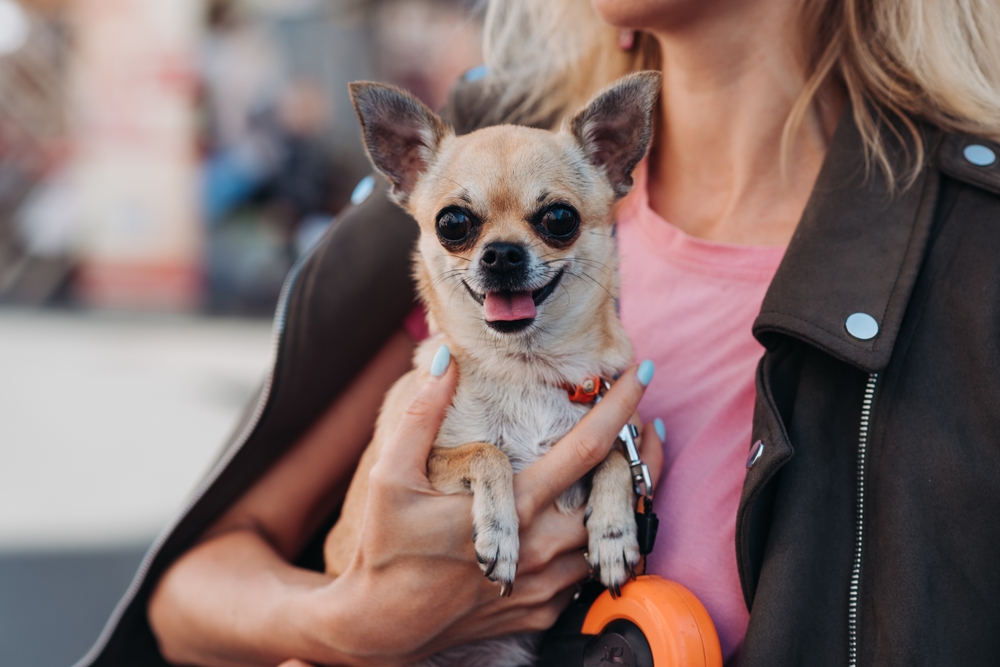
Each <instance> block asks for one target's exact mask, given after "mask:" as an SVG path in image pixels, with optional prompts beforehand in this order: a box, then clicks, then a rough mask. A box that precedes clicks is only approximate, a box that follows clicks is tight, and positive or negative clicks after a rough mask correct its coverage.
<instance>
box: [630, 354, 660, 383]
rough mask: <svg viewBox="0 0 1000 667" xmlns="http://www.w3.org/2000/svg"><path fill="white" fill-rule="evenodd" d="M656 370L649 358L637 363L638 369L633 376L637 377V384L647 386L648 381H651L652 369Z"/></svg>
mask: <svg viewBox="0 0 1000 667" xmlns="http://www.w3.org/2000/svg"><path fill="white" fill-rule="evenodd" d="M655 370H656V366H655V365H653V362H652V361H650V360H649V359H646V361H644V362H642V363H641V364H639V370H638V372H636V374H635V376H636V377H637V378H638V379H639V384H641V385H642V386H643V387H648V386H649V383H650V382H652V381H653V371H655Z"/></svg>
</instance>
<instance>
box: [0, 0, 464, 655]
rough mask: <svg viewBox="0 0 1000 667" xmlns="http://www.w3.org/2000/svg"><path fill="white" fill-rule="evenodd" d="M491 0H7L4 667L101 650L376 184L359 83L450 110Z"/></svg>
mask: <svg viewBox="0 0 1000 667" xmlns="http://www.w3.org/2000/svg"><path fill="white" fill-rule="evenodd" d="M473 4H474V3H473V0H0V665H18V666H19V667H33V666H35V665H38V666H44V667H53V666H58V665H70V664H72V663H73V662H74V661H76V660H77V659H78V658H80V657H81V656H82V655H83V653H84V652H85V651H86V650H87V648H89V646H90V644H91V643H92V642H93V640H94V639H95V638H96V637H97V634H98V632H99V631H100V629H101V627H102V626H103V624H104V622H105V620H106V619H107V617H108V615H109V614H110V612H111V609H112V608H113V606H114V604H115V602H116V601H117V599H118V597H119V596H120V595H121V593H122V592H123V591H124V589H125V587H126V586H127V584H128V582H129V580H130V578H131V576H132V574H133V572H134V570H135V568H136V566H137V565H138V562H139V560H140V559H141V557H142V554H143V553H144V551H145V549H146V548H147V546H148V545H149V544H150V543H151V541H152V540H153V538H154V536H155V535H156V533H157V532H158V531H159V530H160V528H161V527H162V526H163V525H164V524H165V523H166V522H167V521H168V520H169V518H170V517H171V516H172V515H173V513H174V512H175V511H176V510H177V508H178V507H179V506H180V504H181V503H182V501H183V499H184V498H185V496H186V495H187V494H188V493H189V492H190V490H191V489H192V488H193V487H194V485H195V483H196V482H197V480H198V478H199V477H200V476H201V474H203V473H204V472H205V470H206V469H207V466H208V464H209V462H210V461H211V460H212V459H213V457H214V456H215V454H216V452H217V451H218V449H219V447H220V446H221V445H222V443H223V442H224V440H225V438H226V437H227V435H228V433H229V430H230V429H231V428H232V427H233V426H234V423H235V420H236V418H237V415H238V413H239V412H240V410H241V409H242V407H243V405H244V404H245V402H246V401H247V400H248V399H249V398H250V397H251V395H252V394H253V393H254V391H255V390H256V388H257V386H258V385H259V383H260V382H261V380H262V379H263V377H264V375H265V374H266V372H267V369H268V367H269V364H270V360H271V353H272V350H271V334H270V317H271V314H272V313H273V309H274V306H275V302H276V300H277V298H278V293H279V291H280V289H281V284H282V281H283V278H284V276H285V273H286V272H287V271H288V269H289V268H290V266H291V265H292V263H293V262H294V261H295V260H296V258H297V257H299V256H300V255H301V254H302V253H304V252H306V251H307V250H308V249H309V247H310V246H311V245H312V244H313V243H315V242H316V240H318V238H319V237H320V236H321V235H322V234H323V233H324V231H325V230H326V229H327V228H329V226H330V225H335V224H336V214H337V212H338V211H339V210H340V209H341V208H342V207H343V206H344V205H345V204H347V203H348V202H349V201H350V199H351V197H352V193H355V190H356V188H357V192H356V196H360V195H362V194H363V192H364V184H363V183H362V185H361V187H358V184H359V182H361V181H363V179H364V178H365V177H366V176H367V175H368V173H369V172H370V168H369V166H368V162H367V160H366V159H365V157H364V154H363V152H362V148H361V144H360V141H359V133H358V129H357V121H356V119H355V116H354V113H353V111H352V109H351V105H350V99H349V97H348V94H347V83H348V82H349V81H353V80H358V79H376V80H383V81H389V82H392V83H396V84H397V85H400V86H402V87H405V88H407V89H409V90H410V91H412V92H413V93H415V94H416V95H417V96H419V97H420V98H421V99H423V100H424V101H425V102H426V103H427V104H428V105H430V106H431V107H432V108H439V107H440V106H441V105H442V104H443V103H444V101H445V98H446V96H447V92H448V90H449V88H450V87H451V85H452V83H453V82H454V81H455V80H456V79H457V78H458V77H459V76H460V75H461V74H462V72H464V71H466V70H467V69H469V68H471V67H474V66H476V65H478V64H479V62H480V52H481V49H480V35H479V20H480V17H479V10H478V9H477V7H476V6H473ZM330 288H331V289H336V286H335V285H331V286H330Z"/></svg>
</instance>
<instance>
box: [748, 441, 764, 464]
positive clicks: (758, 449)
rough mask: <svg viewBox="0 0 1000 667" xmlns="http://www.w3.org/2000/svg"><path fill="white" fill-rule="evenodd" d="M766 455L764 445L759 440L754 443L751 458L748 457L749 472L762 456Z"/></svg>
mask: <svg viewBox="0 0 1000 667" xmlns="http://www.w3.org/2000/svg"><path fill="white" fill-rule="evenodd" d="M763 453H764V443H763V442H761V441H760V440H758V441H757V442H755V443H753V447H751V448H750V456H748V457H747V470H750V468H752V467H753V464H754V463H757V460H758V459H760V456H761V454H763Z"/></svg>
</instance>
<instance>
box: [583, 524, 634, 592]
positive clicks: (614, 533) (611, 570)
mask: <svg viewBox="0 0 1000 667" xmlns="http://www.w3.org/2000/svg"><path fill="white" fill-rule="evenodd" d="M587 528H588V530H589V532H590V540H589V545H588V552H587V561H588V562H589V563H590V567H591V569H593V570H594V576H595V577H596V578H599V579H600V581H601V583H602V584H604V585H605V586H607V588H608V590H610V591H611V595H612V597H619V596H620V595H621V594H622V586H624V585H625V583H626V582H627V581H628V580H629V579H635V568H636V566H638V565H639V558H640V557H641V555H640V553H639V540H638V538H637V537H636V527H635V521H633V520H631V517H629V521H626V522H624V523H621V522H619V523H617V524H612V523H598V524H596V525H595V522H594V521H593V517H591V521H590V522H588V524H587Z"/></svg>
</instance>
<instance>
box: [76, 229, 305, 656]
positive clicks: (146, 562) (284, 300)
mask: <svg viewBox="0 0 1000 667" xmlns="http://www.w3.org/2000/svg"><path fill="white" fill-rule="evenodd" d="M319 245H320V242H316V243H314V244H313V246H312V248H310V249H309V250H308V251H307V252H306V253H305V254H303V255H302V256H301V257H299V258H298V260H297V261H296V262H295V264H294V265H293V266H292V268H291V270H289V272H288V275H287V276H286V277H285V282H284V284H282V286H281V293H280V294H279V295H278V304H277V307H276V308H275V313H274V325H273V326H272V328H271V364H270V366H271V367H270V371H269V372H268V374H267V378H266V379H265V380H264V386H263V388H262V389H261V392H260V396H259V397H258V398H257V404H256V405H255V406H254V411H253V414H252V415H251V417H250V420H249V421H248V422H247V424H246V426H245V427H244V428H243V430H242V431H240V434H239V436H238V437H237V438H236V439H235V440H234V441H233V444H232V445H230V447H229V448H228V449H227V450H226V451H225V453H223V455H222V456H221V457H220V458H219V460H218V461H217V462H216V464H215V465H214V466H213V467H212V470H211V471H210V472H209V473H208V475H206V476H205V477H204V478H203V479H202V481H201V483H199V484H198V486H197V487H195V491H194V493H192V494H191V495H190V496H188V500H187V502H185V503H184V505H183V507H182V509H181V511H180V512H178V513H177V514H176V515H174V519H173V520H172V521H171V522H170V523H169V524H167V526H166V528H164V529H163V530H162V531H160V534H159V535H157V537H156V540H155V541H154V542H153V545H152V546H151V547H150V548H149V551H147V552H146V555H145V556H144V557H143V559H142V563H140V565H139V570H138V571H137V572H136V574H135V576H134V577H133V578H132V583H130V584H129V587H128V590H126V591H125V595H123V596H122V599H121V600H120V601H119V602H118V605H117V606H116V607H115V610H114V611H113V612H112V613H111V618H109V619H108V622H107V623H106V624H105V625H104V629H103V630H102V631H101V634H100V636H99V637H98V638H97V641H96V642H94V645H93V646H92V647H91V649H90V650H89V651H87V654H86V655H84V656H83V657H82V658H80V660H79V661H77V662H76V663H74V665H73V667H89V666H90V665H92V664H93V661H94V660H96V659H97V656H99V655H100V654H101V652H103V651H104V649H105V647H106V646H107V643H108V641H109V640H110V639H111V635H112V634H113V633H114V631H115V628H116V627H118V623H119V622H120V621H121V619H122V616H123V615H124V614H125V610H126V609H128V608H129V606H130V605H131V604H132V601H133V600H134V599H135V596H136V594H137V593H138V592H139V588H141V587H142V584H143V582H144V581H145V580H146V575H147V574H149V568H150V567H152V565H153V561H154V560H155V559H156V557H157V556H158V555H159V553H160V550H161V549H162V548H163V545H164V544H165V543H166V541H167V538H168V537H170V535H171V534H173V532H174V530H175V529H176V528H177V526H178V525H179V524H180V522H181V520H182V519H184V517H186V516H187V515H188V513H189V512H190V511H191V510H192V509H193V508H194V506H195V505H196V504H198V502H200V501H201V499H202V497H203V496H204V495H205V493H206V492H207V491H208V489H209V488H210V487H211V486H212V485H213V484H214V483H215V481H216V480H217V479H218V478H219V475H221V474H222V471H223V470H225V469H226V468H227V467H228V466H229V463H230V462H231V461H232V460H233V458H234V457H235V456H236V455H237V454H238V453H239V452H240V450H241V449H243V445H245V444H246V442H247V440H249V439H250V436H251V435H252V434H253V432H254V430H256V428H257V425H258V424H259V423H260V418H261V416H262V415H263V414H264V408H265V407H266V406H267V402H268V400H269V399H270V397H271V388H272V386H273V384H274V376H275V373H276V371H277V366H278V350H279V348H280V347H281V342H282V340H284V334H285V324H286V322H287V320H288V309H289V301H290V297H291V293H292V287H294V285H295V283H296V280H297V279H298V277H299V274H300V273H301V272H302V267H304V266H305V264H306V262H307V261H308V260H309V258H310V257H312V255H313V253H314V252H315V250H316V248H317V247H318V246H319Z"/></svg>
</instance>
